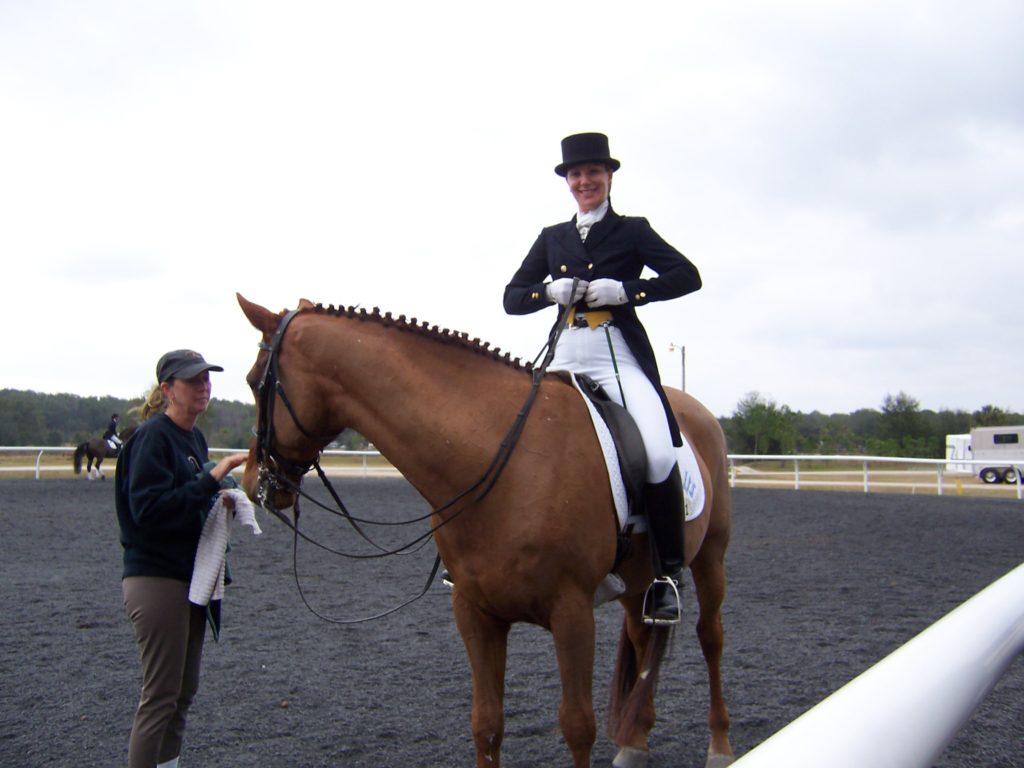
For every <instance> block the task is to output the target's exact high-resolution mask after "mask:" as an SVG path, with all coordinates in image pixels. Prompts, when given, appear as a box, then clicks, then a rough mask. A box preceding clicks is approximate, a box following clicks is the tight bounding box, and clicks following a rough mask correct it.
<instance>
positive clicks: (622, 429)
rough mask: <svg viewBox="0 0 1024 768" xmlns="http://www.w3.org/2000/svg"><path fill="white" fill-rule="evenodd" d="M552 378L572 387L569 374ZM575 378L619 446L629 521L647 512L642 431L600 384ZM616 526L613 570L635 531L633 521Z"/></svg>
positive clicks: (580, 376) (627, 551) (579, 376)
mask: <svg viewBox="0 0 1024 768" xmlns="http://www.w3.org/2000/svg"><path fill="white" fill-rule="evenodd" d="M550 375H553V376H558V377H559V378H562V379H564V380H565V381H567V382H570V384H571V381H570V374H569V373H568V372H567V371H551V373H550ZM573 375H574V376H575V377H576V383H577V384H578V385H579V386H578V389H579V390H580V391H581V392H582V393H583V394H584V395H585V396H586V397H587V399H588V400H589V401H590V402H591V404H592V405H593V406H594V410H595V411H597V413H598V414H599V415H600V417H601V419H602V420H603V421H604V423H605V425H606V426H607V427H608V432H609V433H610V435H611V438H612V443H613V444H614V446H615V454H616V459H617V463H618V465H619V473H620V474H621V476H622V485H623V486H624V488H625V494H626V505H627V507H628V509H629V514H627V520H628V519H631V518H632V516H634V515H636V514H638V513H641V512H643V499H644V493H643V491H644V485H645V484H646V478H647V451H646V450H645V449H644V441H643V438H642V437H641V436H640V429H639V427H637V425H636V422H635V421H634V420H633V417H632V416H630V414H629V411H627V410H626V409H625V408H624V407H623V406H621V405H619V404H618V403H616V402H615V401H614V400H612V399H611V398H610V397H608V394H607V393H606V392H605V391H604V388H603V387H602V386H601V385H600V384H598V383H597V382H596V381H594V380H593V379H592V378H590V377H589V376H586V375H583V374H580V373H576V374H573ZM616 525H617V527H618V528H619V535H618V546H617V551H616V555H615V565H614V567H613V568H612V570H613V571H614V570H615V568H618V566H619V563H621V562H622V561H623V560H624V559H626V558H627V557H628V556H629V554H630V537H631V535H632V532H633V525H632V523H631V522H627V523H626V524H625V526H622V525H619V521H618V520H616Z"/></svg>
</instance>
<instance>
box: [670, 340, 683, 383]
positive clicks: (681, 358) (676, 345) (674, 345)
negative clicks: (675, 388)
mask: <svg viewBox="0 0 1024 768" xmlns="http://www.w3.org/2000/svg"><path fill="white" fill-rule="evenodd" d="M677 349H678V350H679V360H680V362H681V363H682V365H683V368H682V371H683V372H682V374H681V375H680V383H681V384H682V386H681V387H680V389H682V390H683V392H685V391H686V347H684V346H682V345H681V344H675V343H672V344H669V345H668V351H669V352H675V351H676V350H677Z"/></svg>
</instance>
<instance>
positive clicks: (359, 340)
mask: <svg viewBox="0 0 1024 768" xmlns="http://www.w3.org/2000/svg"><path fill="white" fill-rule="evenodd" d="M338 325H339V326H344V328H343V330H342V331H341V332H338V331H334V332H330V331H329V332H327V333H325V334H324V339H323V343H322V344H318V349H319V352H318V354H319V355H320V356H321V362H320V365H321V366H322V367H324V368H325V369H326V370H332V371H337V373H336V374H334V373H332V375H331V377H330V378H331V379H332V381H333V382H334V386H335V391H334V393H333V395H334V396H335V397H333V398H332V400H334V401H335V402H338V403H342V404H343V405H340V406H339V408H342V409H343V410H344V413H343V414H340V417H341V420H342V421H343V422H344V426H348V427H351V428H353V429H355V430H356V431H357V432H359V433H360V434H361V435H363V436H364V437H365V438H367V439H368V440H370V441H371V442H372V443H373V444H374V445H375V446H376V448H377V449H378V450H379V451H380V452H381V454H382V455H384V456H385V457H386V458H387V459H388V460H389V461H390V462H391V463H392V464H393V465H394V466H395V467H396V468H397V469H398V470H399V471H400V472H402V474H403V475H404V476H405V477H406V478H407V479H408V480H409V481H410V482H411V483H412V484H413V485H414V486H416V487H417V488H418V489H419V490H420V492H421V493H423V495H424V496H426V497H427V498H428V499H431V498H432V497H440V496H444V495H445V494H450V493H451V492H452V489H456V490H461V489H462V488H464V487H465V486H466V485H467V484H468V483H469V482H472V481H473V480H475V479H476V478H477V477H478V476H479V475H480V474H481V473H482V472H483V471H484V470H485V469H486V467H487V465H488V464H489V463H490V461H491V459H492V458H493V456H494V455H495V453H496V452H497V451H498V448H499V447H500V444H501V441H502V438H503V437H504V436H505V434H506V432H507V431H508V429H509V427H510V426H511V425H512V422H513V420H514V418H515V414H516V412H517V411H518V408H519V406H520V405H521V403H522V400H523V398H524V397H525V396H526V393H527V391H528V390H529V376H528V375H527V374H526V373H524V372H523V371H517V370H514V369H512V368H511V367H509V366H507V365H505V364H502V363H501V362H498V361H496V360H494V359H492V358H490V357H488V356H486V355H480V354H475V353H474V352H472V351H470V350H467V349H463V348H461V347H460V346H459V345H458V343H445V342H443V341H440V340H438V339H436V338H434V337H431V336H429V335H424V334H420V333H416V332H413V331H407V330H400V329H397V328H394V327H391V328H388V327H383V326H381V325H378V324H375V323H371V322H366V321H362V322H360V321H354V320H341V319H339V320H338ZM328 366H329V367H328Z"/></svg>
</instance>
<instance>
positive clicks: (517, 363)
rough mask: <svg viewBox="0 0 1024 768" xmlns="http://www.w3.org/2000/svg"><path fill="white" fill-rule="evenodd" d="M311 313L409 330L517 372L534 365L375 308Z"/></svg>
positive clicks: (320, 309)
mask: <svg viewBox="0 0 1024 768" xmlns="http://www.w3.org/2000/svg"><path fill="white" fill-rule="evenodd" d="M311 311H313V312H316V313H317V314H322V315H332V316H334V317H347V318H351V319H355V320H361V321H365V322H373V323H377V324H378V325H383V326H384V327H386V328H397V329H398V330H400V331H408V332H409V333H415V334H419V335H420V336H425V337H427V338H429V339H433V340H434V341H438V342H441V343H442V344H449V345H453V346H457V347H460V348H462V349H465V350H466V351H468V352H473V353H474V354H478V355H484V356H485V357H489V358H491V359H492V360H496V361H497V362H499V363H504V364H505V365H507V366H509V367H511V368H515V369H516V370H525V371H532V370H533V363H523V362H522V361H521V360H520V359H519V358H518V357H515V358H514V357H512V355H511V353H509V352H505V353H504V354H502V352H501V349H499V348H498V347H495V348H494V349H491V344H490V342H487V341H481V340H480V339H479V338H474V339H472V340H470V338H469V334H468V333H463V332H461V331H453V330H449V329H448V328H438V327H437V326H436V325H433V326H432V325H430V323H428V322H427V321H426V320H424V321H422V322H420V321H418V320H417V319H416V318H415V317H413V318H410V319H406V317H405V315H399V316H398V317H392V315H391V313H390V312H385V313H383V314H381V311H380V308H379V307H374V308H373V310H372V311H370V312H367V311H366V309H364V308H356V307H341V306H339V307H335V306H334V305H333V304H329V305H327V306H326V307H325V306H324V305H323V304H315V305H314V306H313V307H312V310H311Z"/></svg>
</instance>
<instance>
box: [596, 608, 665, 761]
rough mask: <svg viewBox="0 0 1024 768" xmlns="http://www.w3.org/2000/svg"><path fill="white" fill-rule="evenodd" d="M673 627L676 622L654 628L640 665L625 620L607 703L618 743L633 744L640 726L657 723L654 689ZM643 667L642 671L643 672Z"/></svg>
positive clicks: (611, 730)
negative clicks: (655, 718) (655, 721)
mask: <svg viewBox="0 0 1024 768" xmlns="http://www.w3.org/2000/svg"><path fill="white" fill-rule="evenodd" d="M672 630H673V625H664V624H662V625H655V626H653V627H651V629H650V632H651V637H650V639H649V640H648V642H647V650H646V651H645V653H644V658H643V660H642V663H641V665H640V666H639V667H638V666H637V658H636V652H635V651H634V650H633V643H632V642H631V641H630V639H629V633H628V632H627V631H626V621H625V619H623V621H622V632H621V634H620V636H619V654H618V658H616V660H615V674H614V675H613V677H612V685H611V697H610V701H609V705H608V737H609V738H610V739H611V740H612V741H613V742H614V743H615V744H620V745H625V744H630V743H631V742H632V739H633V736H634V735H635V734H636V732H637V730H638V729H639V730H640V731H641V732H646V731H649V730H650V729H651V727H652V726H653V725H654V690H655V688H657V685H658V672H659V671H660V670H661V662H662V659H664V658H665V649H666V648H668V640H669V638H670V637H671V636H672ZM641 669H642V670H643V674H640V670H641Z"/></svg>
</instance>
